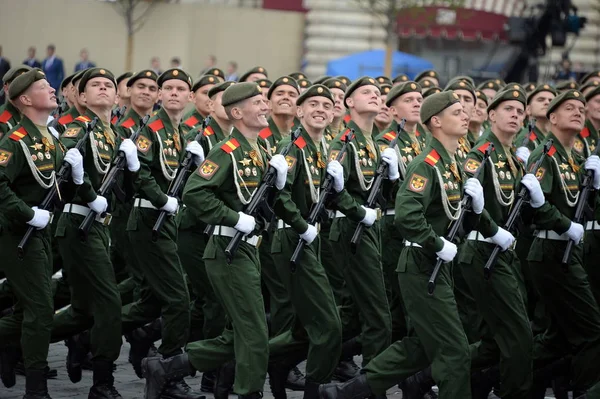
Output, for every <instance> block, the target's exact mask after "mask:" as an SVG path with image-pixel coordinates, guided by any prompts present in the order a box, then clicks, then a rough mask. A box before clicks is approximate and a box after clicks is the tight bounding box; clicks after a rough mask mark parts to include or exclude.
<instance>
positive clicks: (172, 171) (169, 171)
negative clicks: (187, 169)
mask: <svg viewBox="0 0 600 399" xmlns="http://www.w3.org/2000/svg"><path fill="white" fill-rule="evenodd" d="M158 132H159V131H158V130H157V131H156V132H154V134H155V135H156V138H157V139H158V148H159V149H160V151H159V154H158V156H159V157H160V168H161V169H162V172H163V176H164V177H165V179H167V181H173V179H175V176H176V175H177V169H178V168H171V167H170V166H169V165H168V164H167V156H166V155H165V154H164V152H163V145H162V139H161V137H160V134H158Z"/></svg>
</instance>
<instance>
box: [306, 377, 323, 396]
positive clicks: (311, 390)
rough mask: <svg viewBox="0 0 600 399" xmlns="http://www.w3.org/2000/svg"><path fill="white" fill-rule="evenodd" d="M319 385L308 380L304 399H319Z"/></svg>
mask: <svg viewBox="0 0 600 399" xmlns="http://www.w3.org/2000/svg"><path fill="white" fill-rule="evenodd" d="M319 385H320V384H319V383H318V382H313V381H310V380H306V384H305V386H304V397H303V399H319Z"/></svg>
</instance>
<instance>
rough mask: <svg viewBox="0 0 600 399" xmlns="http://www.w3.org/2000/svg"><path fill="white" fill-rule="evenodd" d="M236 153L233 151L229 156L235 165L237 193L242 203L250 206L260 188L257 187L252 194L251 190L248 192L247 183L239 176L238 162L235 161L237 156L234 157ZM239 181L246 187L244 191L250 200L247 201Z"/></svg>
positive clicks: (234, 176) (234, 174)
mask: <svg viewBox="0 0 600 399" xmlns="http://www.w3.org/2000/svg"><path fill="white" fill-rule="evenodd" d="M234 152H235V151H232V152H230V153H229V155H230V156H231V163H232V164H233V182H234V183H235V188H236V191H237V195H238V198H239V199H240V202H241V203H242V204H244V205H248V204H249V203H250V201H252V197H254V193H256V191H257V190H258V187H256V188H255V189H254V191H252V192H250V190H248V186H246V182H245V181H244V180H243V179H241V177H240V175H239V169H238V166H237V160H236V159H235V156H234V155H233V153H234ZM238 179H241V180H242V184H243V185H244V190H245V191H246V193H247V194H248V195H249V196H248V199H246V197H245V196H244V194H243V193H242V188H241V187H240V183H239V180H238Z"/></svg>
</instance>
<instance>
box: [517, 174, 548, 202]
mask: <svg viewBox="0 0 600 399" xmlns="http://www.w3.org/2000/svg"><path fill="white" fill-rule="evenodd" d="M521 183H522V184H523V185H524V186H525V187H526V188H527V190H528V191H529V198H530V201H529V204H530V205H531V207H532V208H534V209H535V208H539V207H540V206H542V205H544V203H545V202H546V198H545V197H544V192H543V191H542V186H540V182H539V181H538V179H537V178H536V177H535V176H534V175H533V173H527V174H526V175H525V176H523V179H521Z"/></svg>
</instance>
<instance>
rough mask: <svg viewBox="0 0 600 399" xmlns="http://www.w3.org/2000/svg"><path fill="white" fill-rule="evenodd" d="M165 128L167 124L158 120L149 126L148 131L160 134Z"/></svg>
mask: <svg viewBox="0 0 600 399" xmlns="http://www.w3.org/2000/svg"><path fill="white" fill-rule="evenodd" d="M164 127H165V124H164V123H163V121H161V120H160V119H157V120H155V121H154V122H152V123H150V124H149V125H148V129H150V130H151V131H152V132H153V133H156V132H158V131H159V130H160V129H162V128H164Z"/></svg>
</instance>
